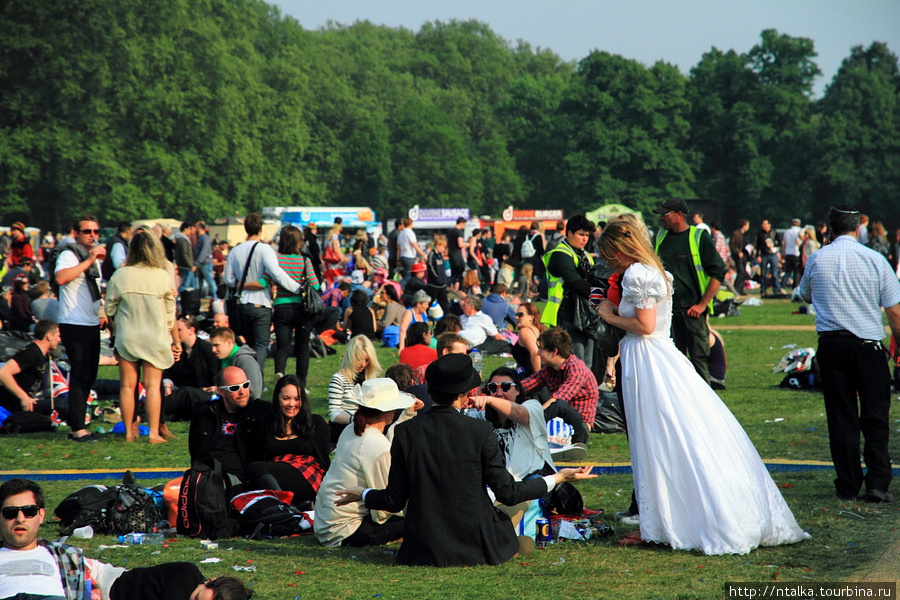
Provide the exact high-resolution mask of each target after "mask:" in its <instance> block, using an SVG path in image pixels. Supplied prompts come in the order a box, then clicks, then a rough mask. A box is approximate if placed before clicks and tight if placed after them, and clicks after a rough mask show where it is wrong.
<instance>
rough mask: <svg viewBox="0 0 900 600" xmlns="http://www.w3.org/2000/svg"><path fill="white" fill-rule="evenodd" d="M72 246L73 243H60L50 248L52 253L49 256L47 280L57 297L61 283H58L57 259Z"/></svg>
mask: <svg viewBox="0 0 900 600" xmlns="http://www.w3.org/2000/svg"><path fill="white" fill-rule="evenodd" d="M71 247H72V244H58V245H56V246H54V247H53V249H52V250H50V255H49V256H48V257H47V264H49V265H50V269H49V271H48V272H47V281H49V282H50V289H51V290H52V291H53V295H54V296H56V297H57V298H58V297H59V284H58V283H56V275H55V273H56V261H57V260H58V259H59V255H60V254H62V253H63V252H64V251H66V250H70V249H71Z"/></svg>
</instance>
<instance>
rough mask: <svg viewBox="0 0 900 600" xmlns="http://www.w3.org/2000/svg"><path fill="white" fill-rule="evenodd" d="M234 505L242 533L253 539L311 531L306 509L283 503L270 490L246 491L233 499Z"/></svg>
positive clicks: (232, 503) (232, 506)
mask: <svg viewBox="0 0 900 600" xmlns="http://www.w3.org/2000/svg"><path fill="white" fill-rule="evenodd" d="M231 508H232V510H233V511H234V515H235V520H236V521H237V522H238V524H239V526H240V531H241V533H242V535H244V536H246V537H248V538H249V539H251V540H255V539H259V538H273V537H289V536H292V535H300V534H303V533H309V532H310V531H311V527H312V524H311V523H310V522H309V519H308V518H307V517H306V516H305V515H304V513H303V511H301V510H300V509H299V508H297V507H296V506H294V505H292V504H287V503H286V502H282V501H281V500H279V499H278V498H276V497H275V496H274V495H272V494H271V492H269V491H268V490H255V491H251V492H244V493H243V494H239V495H238V496H236V497H235V498H233V499H232V502H231Z"/></svg>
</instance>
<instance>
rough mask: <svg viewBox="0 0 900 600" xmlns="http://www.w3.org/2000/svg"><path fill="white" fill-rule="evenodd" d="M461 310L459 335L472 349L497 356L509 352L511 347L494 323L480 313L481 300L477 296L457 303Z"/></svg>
mask: <svg viewBox="0 0 900 600" xmlns="http://www.w3.org/2000/svg"><path fill="white" fill-rule="evenodd" d="M459 306H460V308H462V311H463V316H462V317H460V321H462V326H463V328H462V330H461V331H460V332H459V335H460V336H462V337H463V338H464V339H465V340H466V341H468V342H469V344H471V346H472V347H473V348H477V349H478V350H481V351H482V352H489V353H491V354H499V353H501V352H509V351H510V350H512V347H511V346H510V345H509V342H508V341H506V338H504V337H503V336H502V335H500V332H499V331H497V326H496V325H494V321H493V320H492V319H491V318H490V317H489V316H487V315H486V314H484V313H483V312H481V298H480V297H478V296H468V297H467V298H463V299H462V300H461V301H460V303H459Z"/></svg>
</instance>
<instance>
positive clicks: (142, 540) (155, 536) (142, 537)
mask: <svg viewBox="0 0 900 600" xmlns="http://www.w3.org/2000/svg"><path fill="white" fill-rule="evenodd" d="M164 541H165V536H164V535H163V534H161V533H126V534H125V535H120V536H119V542H121V543H123V544H134V545H136V546H162V544H163V542H164Z"/></svg>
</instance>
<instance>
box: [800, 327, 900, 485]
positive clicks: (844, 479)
mask: <svg viewBox="0 0 900 600" xmlns="http://www.w3.org/2000/svg"><path fill="white" fill-rule="evenodd" d="M816 356H817V358H818V360H819V372H820V373H821V374H822V389H823V393H824V396H825V415H826V417H827V419H828V439H829V443H830V445H831V460H832V461H833V462H834V470H835V473H836V474H837V478H836V479H835V480H834V487H835V490H836V491H837V494H838V495H839V496H841V497H842V498H853V497H855V496H856V495H857V494H858V493H859V491H860V489H861V488H862V484H863V481H865V483H866V489H867V490H870V491H871V490H879V491H882V492H886V491H887V489H888V486H890V484H891V458H890V455H889V454H888V438H889V437H890V422H889V413H890V408H891V373H890V369H889V367H888V356H887V353H886V352H885V351H884V347H883V346H882V345H881V342H875V341H870V340H861V339H859V338H858V337H855V336H853V335H850V334H849V333H847V334H844V335H833V336H823V337H820V338H819V350H818V353H817V354H816ZM857 398H858V400H857ZM860 433H862V435H863V436H864V438H865V442H864V445H863V453H862V455H863V457H864V458H865V460H866V474H865V476H863V470H862V466H861V465H860V452H859V436H860Z"/></svg>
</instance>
